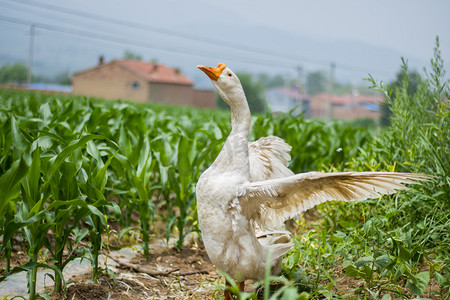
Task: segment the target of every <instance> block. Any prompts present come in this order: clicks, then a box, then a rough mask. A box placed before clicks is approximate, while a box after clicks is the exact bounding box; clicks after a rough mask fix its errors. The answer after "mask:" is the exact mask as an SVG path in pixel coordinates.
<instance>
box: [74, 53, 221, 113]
mask: <svg viewBox="0 0 450 300" xmlns="http://www.w3.org/2000/svg"><path fill="white" fill-rule="evenodd" d="M72 85H73V93H74V94H79V95H88V96H93V97H99V98H103V99H123V100H132V101H136V102H157V103H164V104H174V105H190V106H198V107H207V108H213V107H215V105H216V98H215V92H214V91H212V90H198V89H194V87H193V82H192V81H191V80H190V79H189V78H187V77H186V76H184V75H183V74H181V73H180V72H179V71H178V70H176V69H172V68H169V67H167V66H165V65H162V64H156V63H149V62H143V61H138V60H113V61H111V62H109V63H103V59H100V60H99V64H98V65H97V66H95V67H93V68H90V69H87V70H84V71H81V72H78V73H75V74H74V75H73V77H72Z"/></svg>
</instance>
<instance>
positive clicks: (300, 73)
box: [296, 65, 305, 114]
mask: <svg viewBox="0 0 450 300" xmlns="http://www.w3.org/2000/svg"><path fill="white" fill-rule="evenodd" d="M297 72H298V89H297V91H298V97H297V99H296V106H297V108H296V114H297V112H298V113H301V112H302V111H303V110H304V109H305V108H304V107H303V101H302V100H303V99H302V98H303V97H302V95H303V80H302V79H303V67H302V66H300V65H299V66H298V67H297Z"/></svg>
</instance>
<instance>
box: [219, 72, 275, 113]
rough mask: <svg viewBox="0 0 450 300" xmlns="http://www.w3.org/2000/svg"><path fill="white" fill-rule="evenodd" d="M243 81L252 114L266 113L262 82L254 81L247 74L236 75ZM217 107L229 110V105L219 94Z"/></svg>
mask: <svg viewBox="0 0 450 300" xmlns="http://www.w3.org/2000/svg"><path fill="white" fill-rule="evenodd" d="M236 75H237V76H238V77H239V80H240V81H241V84H242V87H243V88H244V91H245V96H246V97H247V102H248V106H249V107H250V110H251V111H252V112H264V111H265V108H266V100H265V99H264V87H263V85H262V84H261V82H260V81H254V80H253V79H252V76H251V75H250V74H247V73H237V74H236ZM217 107H219V108H223V109H228V108H229V107H228V105H227V104H226V103H225V102H224V101H223V100H222V98H221V97H220V95H218V94H217Z"/></svg>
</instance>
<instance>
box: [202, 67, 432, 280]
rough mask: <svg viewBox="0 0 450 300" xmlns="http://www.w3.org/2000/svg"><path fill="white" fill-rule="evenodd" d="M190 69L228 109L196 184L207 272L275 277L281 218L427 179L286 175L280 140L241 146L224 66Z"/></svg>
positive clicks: (238, 109) (243, 108)
mask: <svg viewBox="0 0 450 300" xmlns="http://www.w3.org/2000/svg"><path fill="white" fill-rule="evenodd" d="M198 68H199V69H200V70H202V71H203V72H204V73H206V75H208V77H209V78H210V79H211V82H212V83H213V85H214V86H215V88H216V89H217V91H218V92H219V94H220V95H221V97H222V98H223V100H224V101H225V102H226V103H227V104H228V105H229V106H230V108H231V125H232V128H231V132H230V134H229V136H228V138H227V140H226V141H225V144H224V146H223V148H222V150H221V151H220V153H219V155H218V156H217V158H216V160H215V161H214V162H213V164H212V165H211V166H210V167H209V168H208V169H206V170H205V171H204V172H203V174H202V175H201V176H200V178H199V180H198V182H197V186H196V195H197V210H198V219H199V226H200V230H201V232H202V237H203V243H204V245H205V248H206V251H207V253H208V256H209V257H210V259H211V261H212V262H213V264H215V265H216V267H217V268H219V269H220V270H222V271H224V272H226V273H228V274H229V275H230V276H232V277H233V278H234V279H236V280H238V281H244V280H246V279H253V280H261V279H263V278H264V275H265V268H266V264H267V263H270V266H271V271H272V274H277V273H279V272H280V270H281V262H282V258H283V255H284V254H285V253H286V252H287V251H288V250H289V249H290V248H291V247H292V243H291V238H290V235H289V233H288V232H287V231H285V230H283V223H284V221H286V220H287V219H288V218H291V217H294V216H295V215H297V214H299V213H301V212H303V211H305V210H307V209H309V208H312V207H313V206H315V205H317V204H319V203H322V202H324V201H329V200H343V201H352V200H364V199H368V198H378V197H379V196H380V195H383V194H392V193H394V192H395V191H396V190H404V189H407V188H406V187H405V186H404V185H403V184H404V183H408V184H412V183H417V182H416V181H417V180H426V179H427V177H428V176H427V175H423V174H411V173H394V172H334V173H322V172H308V173H301V174H294V173H293V172H292V171H291V170H289V169H288V168H287V166H288V163H289V160H290V156H289V151H290V149H291V147H290V146H289V145H287V144H286V143H285V142H284V141H283V140H282V139H280V138H278V137H274V136H269V137H265V138H261V139H259V140H258V141H256V142H252V143H249V142H248V137H249V134H250V127H251V115H250V109H249V107H248V104H247V100H246V97H245V93H244V90H243V88H242V86H241V83H240V81H239V79H238V77H237V76H236V75H235V74H234V73H233V72H232V71H231V70H230V69H229V68H228V67H226V66H225V65H224V64H219V65H218V66H217V67H214V68H212V67H205V66H198ZM269 253H270V254H269ZM267 259H270V261H269V262H267Z"/></svg>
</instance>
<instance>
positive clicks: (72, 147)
mask: <svg viewBox="0 0 450 300" xmlns="http://www.w3.org/2000/svg"><path fill="white" fill-rule="evenodd" d="M104 138H105V137H103V136H101V135H94V134H88V135H85V136H82V137H81V138H80V139H78V140H76V141H74V142H72V143H71V144H70V145H68V146H67V147H65V148H64V150H62V151H61V152H60V153H59V154H58V155H57V156H56V158H55V160H54V161H53V165H52V166H51V169H50V175H49V176H48V178H47V181H46V182H45V183H44V185H43V189H44V190H45V188H46V187H47V186H48V185H49V184H50V182H51V179H52V178H53V176H54V175H55V173H56V171H57V170H59V168H60V166H61V164H62V163H63V161H64V160H65V159H66V158H67V157H69V156H70V155H71V154H72V153H73V152H74V151H75V150H77V149H78V148H80V147H83V146H84V145H86V143H87V142H89V141H91V140H94V139H104Z"/></svg>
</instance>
